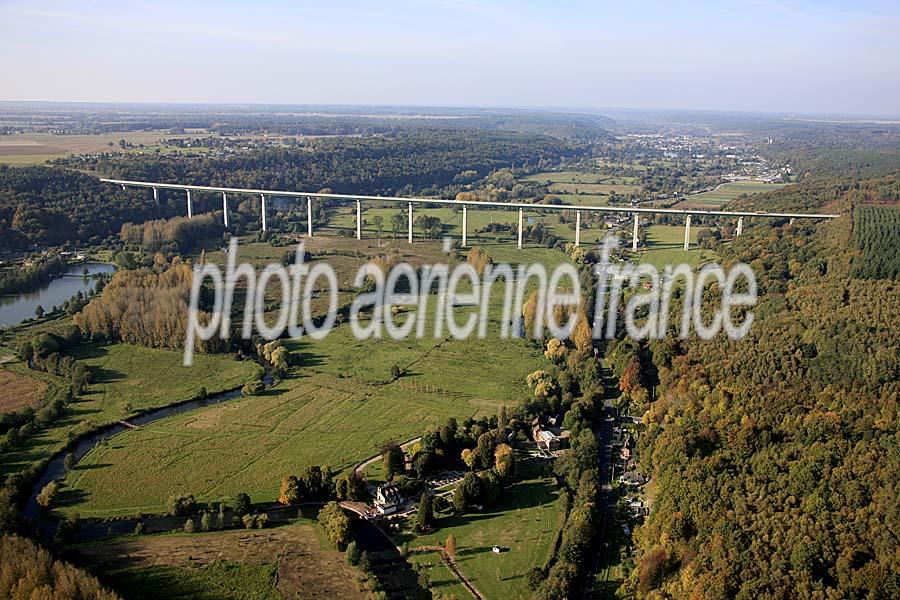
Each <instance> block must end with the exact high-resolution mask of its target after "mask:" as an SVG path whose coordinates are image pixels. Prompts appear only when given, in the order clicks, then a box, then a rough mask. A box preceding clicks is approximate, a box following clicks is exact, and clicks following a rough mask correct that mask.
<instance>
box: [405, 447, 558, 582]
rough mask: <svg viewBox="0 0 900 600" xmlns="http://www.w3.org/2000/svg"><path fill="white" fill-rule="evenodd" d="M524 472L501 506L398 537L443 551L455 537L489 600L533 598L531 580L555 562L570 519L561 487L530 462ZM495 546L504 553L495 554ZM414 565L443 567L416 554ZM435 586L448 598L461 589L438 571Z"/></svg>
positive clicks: (459, 557) (444, 518)
mask: <svg viewBox="0 0 900 600" xmlns="http://www.w3.org/2000/svg"><path fill="white" fill-rule="evenodd" d="M519 467H520V469H519V471H520V476H521V479H519V480H518V481H516V482H515V483H514V484H513V485H512V486H510V487H508V488H507V489H505V490H504V491H503V494H502V496H501V500H500V502H499V503H498V505H497V506H496V507H494V508H491V509H488V510H486V511H485V512H483V513H475V514H469V515H463V516H457V515H452V516H451V515H441V516H440V517H439V518H438V520H437V529H436V531H434V532H433V533H430V534H428V535H424V536H416V535H414V534H413V533H411V532H409V531H406V532H404V533H403V534H401V535H400V536H398V539H397V541H398V543H404V542H408V543H409V546H410V548H416V547H418V546H432V545H440V546H442V545H443V544H444V541H445V540H446V539H447V536H449V535H450V534H453V536H454V537H455V538H456V549H457V550H456V562H457V564H458V565H459V568H460V570H461V571H462V572H463V573H464V574H465V575H466V577H468V578H469V579H470V580H471V581H472V583H473V585H474V586H475V587H476V588H477V589H478V590H479V591H480V592H482V593H483V594H484V595H485V596H486V597H487V598H529V597H531V594H532V592H531V590H529V589H528V586H527V584H526V579H525V576H526V574H527V573H528V570H529V569H531V568H532V567H541V566H543V565H544V564H545V563H546V561H547V559H548V558H549V557H550V552H551V551H552V542H553V540H554V539H555V538H556V535H557V533H558V532H559V530H560V528H561V527H562V523H563V520H564V518H565V515H564V512H563V506H562V503H561V502H560V501H559V498H558V493H557V489H556V483H555V482H554V480H553V478H552V477H545V476H544V473H543V471H542V466H541V465H540V464H537V463H536V462H534V461H529V462H523V463H520V465H519ZM494 545H497V546H500V547H501V549H502V550H503V551H502V552H501V553H500V554H494V553H493V552H492V551H491V548H492V547H493V546H494ZM410 560H412V561H414V562H416V563H418V564H431V565H432V566H431V567H430V568H429V573H431V571H432V569H435V564H436V563H440V558H439V557H438V556H437V555H435V554H412V555H411V557H410ZM432 583H433V584H434V587H433V588H432V591H433V592H435V593H443V594H446V593H455V586H456V585H458V584H455V580H448V579H447V577H446V576H445V575H444V573H443V572H442V569H441V568H438V569H437V570H436V571H435V572H434V575H433V576H432ZM460 597H465V596H460Z"/></svg>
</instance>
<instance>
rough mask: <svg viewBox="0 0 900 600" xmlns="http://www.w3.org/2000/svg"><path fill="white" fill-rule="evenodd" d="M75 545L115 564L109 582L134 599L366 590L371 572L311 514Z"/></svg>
mask: <svg viewBox="0 0 900 600" xmlns="http://www.w3.org/2000/svg"><path fill="white" fill-rule="evenodd" d="M75 552H76V553H77V554H78V555H79V556H80V557H81V559H82V560H83V561H87V562H88V563H89V564H97V565H103V568H104V571H107V572H110V571H111V574H110V576H109V580H110V581H109V583H110V584H111V586H112V587H113V588H114V589H115V590H116V591H118V592H119V593H121V594H122V595H123V596H124V597H125V598H128V599H129V600H130V599H132V598H134V599H137V600H140V599H143V598H147V599H150V598H201V599H209V600H215V599H219V598H223V599H234V600H258V599H259V600H268V599H278V598H289V599H290V598H365V597H366V594H365V593H364V592H362V591H361V589H362V587H363V582H364V580H365V576H364V575H363V573H362V572H361V571H359V570H358V569H355V568H353V567H351V566H349V565H348V564H347V563H346V560H345V559H344V555H343V554H342V553H341V552H338V551H336V550H334V549H333V548H331V547H330V546H329V545H328V542H327V541H325V536H324V532H323V531H322V529H321V527H320V526H319V525H318V524H317V523H315V522H314V521H308V520H303V521H302V522H298V523H295V524H292V525H285V526H282V527H277V528H272V529H263V530H231V531H221V532H209V533H199V532H198V533H194V534H172V535H152V536H143V537H132V538H120V539H117V540H113V541H110V542H100V543H95V544H90V545H86V546H81V547H77V548H75Z"/></svg>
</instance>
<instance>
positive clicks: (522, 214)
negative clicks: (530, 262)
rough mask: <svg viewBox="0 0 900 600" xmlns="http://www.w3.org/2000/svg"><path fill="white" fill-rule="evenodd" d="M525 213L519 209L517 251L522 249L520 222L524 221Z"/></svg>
mask: <svg viewBox="0 0 900 600" xmlns="http://www.w3.org/2000/svg"><path fill="white" fill-rule="evenodd" d="M524 216H525V211H523V210H522V209H521V208H520V209H519V250H521V249H522V221H523V220H524V218H523V217H524Z"/></svg>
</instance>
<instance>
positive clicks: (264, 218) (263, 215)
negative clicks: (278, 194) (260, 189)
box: [259, 194, 266, 231]
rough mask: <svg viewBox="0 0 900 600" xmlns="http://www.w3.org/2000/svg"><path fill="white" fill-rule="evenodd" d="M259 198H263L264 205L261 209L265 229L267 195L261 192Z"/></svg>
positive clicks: (264, 228)
mask: <svg viewBox="0 0 900 600" xmlns="http://www.w3.org/2000/svg"><path fill="white" fill-rule="evenodd" d="M259 198H260V200H262V206H261V207H260V210H261V211H262V229H263V231H265V230H266V195H265V194H260V195H259Z"/></svg>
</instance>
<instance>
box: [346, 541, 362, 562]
mask: <svg viewBox="0 0 900 600" xmlns="http://www.w3.org/2000/svg"><path fill="white" fill-rule="evenodd" d="M346 555H347V564H350V565H353V566H356V565H358V564H359V555H360V553H359V546H357V545H356V542H350V543H349V544H347V552H346Z"/></svg>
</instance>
